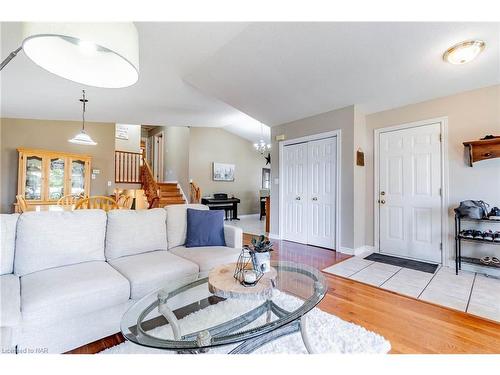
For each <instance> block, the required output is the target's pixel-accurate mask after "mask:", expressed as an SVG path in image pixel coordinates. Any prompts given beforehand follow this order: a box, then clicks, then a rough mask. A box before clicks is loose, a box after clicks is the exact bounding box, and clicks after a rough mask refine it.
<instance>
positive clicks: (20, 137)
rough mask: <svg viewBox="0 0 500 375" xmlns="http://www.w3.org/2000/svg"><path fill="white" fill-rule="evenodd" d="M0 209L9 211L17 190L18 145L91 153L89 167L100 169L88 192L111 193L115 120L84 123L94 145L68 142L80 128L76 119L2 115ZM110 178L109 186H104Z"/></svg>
mask: <svg viewBox="0 0 500 375" xmlns="http://www.w3.org/2000/svg"><path fill="white" fill-rule="evenodd" d="M1 123H2V125H1V137H0V138H1V161H2V164H1V171H0V176H1V181H0V185H1V193H2V195H1V207H0V210H1V212H11V211H12V209H13V206H12V204H13V203H14V201H15V198H16V194H17V167H18V166H17V163H18V154H17V151H16V149H17V148H18V147H26V148H39V149H46V150H53V151H63V152H73V153H80V154H88V155H91V156H92V166H91V168H92V169H100V171H101V173H100V174H98V175H96V179H95V180H91V194H93V195H102V194H104V195H106V194H111V193H112V192H113V189H114V180H115V178H114V147H115V124H111V123H87V124H85V130H86V131H87V132H88V134H89V135H90V136H91V137H92V139H94V140H95V141H96V142H97V145H96V146H82V145H75V144H72V143H69V142H68V139H70V138H73V136H74V135H75V134H77V133H78V132H79V131H80V129H81V123H80V122H77V121H52V120H27V119H9V118H3V119H1ZM107 181H111V187H108V186H107Z"/></svg>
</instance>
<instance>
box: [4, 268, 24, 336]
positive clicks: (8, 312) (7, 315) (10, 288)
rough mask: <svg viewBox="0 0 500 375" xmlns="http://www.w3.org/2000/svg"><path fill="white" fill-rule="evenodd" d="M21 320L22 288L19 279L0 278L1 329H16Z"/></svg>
mask: <svg viewBox="0 0 500 375" xmlns="http://www.w3.org/2000/svg"><path fill="white" fill-rule="evenodd" d="M20 320H21V288H20V285H19V277H18V276H16V275H13V274H7V275H2V276H0V327H14V326H16V325H17V324H18V323H19V321H20Z"/></svg>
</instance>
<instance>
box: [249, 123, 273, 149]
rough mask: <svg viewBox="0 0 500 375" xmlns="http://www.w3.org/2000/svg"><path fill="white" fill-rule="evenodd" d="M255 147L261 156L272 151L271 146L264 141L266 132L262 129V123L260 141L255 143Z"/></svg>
mask: <svg viewBox="0 0 500 375" xmlns="http://www.w3.org/2000/svg"><path fill="white" fill-rule="evenodd" d="M253 147H254V148H255V150H257V152H259V153H261V154H264V153H266V152H267V151H269V150H270V149H271V144H270V143H267V142H266V141H264V130H263V127H262V123H260V141H258V142H257V143H254V144H253Z"/></svg>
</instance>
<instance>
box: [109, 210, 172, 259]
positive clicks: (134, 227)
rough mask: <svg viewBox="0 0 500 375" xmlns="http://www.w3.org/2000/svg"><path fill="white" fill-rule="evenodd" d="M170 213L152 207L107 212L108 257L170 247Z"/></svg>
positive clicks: (112, 257)
mask: <svg viewBox="0 0 500 375" xmlns="http://www.w3.org/2000/svg"><path fill="white" fill-rule="evenodd" d="M166 218H167V213H166V211H165V210H164V209H163V208H155V209H152V210H112V211H109V212H108V224H107V229H106V250H105V254H106V259H108V260H109V259H115V258H119V257H122V256H127V255H134V254H140V253H145V252H148V251H154V250H166V249H167V228H166Z"/></svg>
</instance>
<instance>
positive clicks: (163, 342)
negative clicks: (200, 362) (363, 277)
mask: <svg viewBox="0 0 500 375" xmlns="http://www.w3.org/2000/svg"><path fill="white" fill-rule="evenodd" d="M271 266H272V268H273V270H272V272H273V273H274V272H275V274H273V283H272V287H271V290H270V293H255V294H254V293H252V292H251V290H252V288H256V287H248V288H245V289H248V291H247V290H245V293H243V294H241V295H238V296H234V295H232V294H231V297H229V298H224V297H222V296H221V294H220V291H219V290H217V289H216V290H214V288H213V287H212V285H211V282H209V274H210V273H209V272H205V273H198V274H194V275H189V276H187V277H182V278H179V279H176V280H174V281H170V282H169V283H168V285H165V286H164V287H163V288H161V289H159V290H156V291H155V292H153V293H150V294H148V295H146V296H145V297H143V298H142V299H141V300H139V301H137V302H136V303H135V304H134V305H133V306H132V307H131V308H130V309H129V310H128V311H127V312H126V313H125V314H124V316H123V318H122V322H121V331H122V334H123V335H124V337H125V338H126V339H127V340H129V341H131V342H134V343H136V344H139V345H143V346H147V347H152V348H161V349H170V350H178V351H187V352H189V351H194V352H198V351H202V350H200V349H204V348H210V347H214V346H220V345H229V344H236V343H241V342H246V341H247V340H248V341H251V340H258V339H259V337H260V336H266V335H267V336H269V335H272V334H273V333H274V332H275V331H279V330H281V331H283V329H285V330H287V329H288V328H287V327H290V326H291V325H292V324H295V323H297V326H298V325H299V323H298V322H299V321H300V319H301V318H302V317H303V316H304V315H305V314H306V313H307V312H308V311H310V310H311V309H313V308H314V307H315V306H316V305H317V304H318V303H319V302H320V301H321V300H322V299H323V297H324V296H325V293H326V291H327V284H326V280H325V278H324V277H323V275H322V274H321V272H320V271H318V270H316V269H314V268H312V267H310V266H306V265H303V264H297V263H292V262H276V261H275V262H271ZM210 278H212V279H211V280H212V281H213V271H212V273H211V274H210ZM231 279H232V281H231ZM227 281H228V282H229V283H231V282H234V283H238V281H237V280H235V279H234V278H232V273H231V274H230V275H229V277H228V280H227ZM256 289H257V288H256ZM225 296H226V297H227V295H225ZM299 329H300V328H299ZM288 331H290V332H288V333H292V332H291V330H290V329H288ZM288 333H286V334H288ZM261 341H262V340H261ZM241 345H242V344H241Z"/></svg>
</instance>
